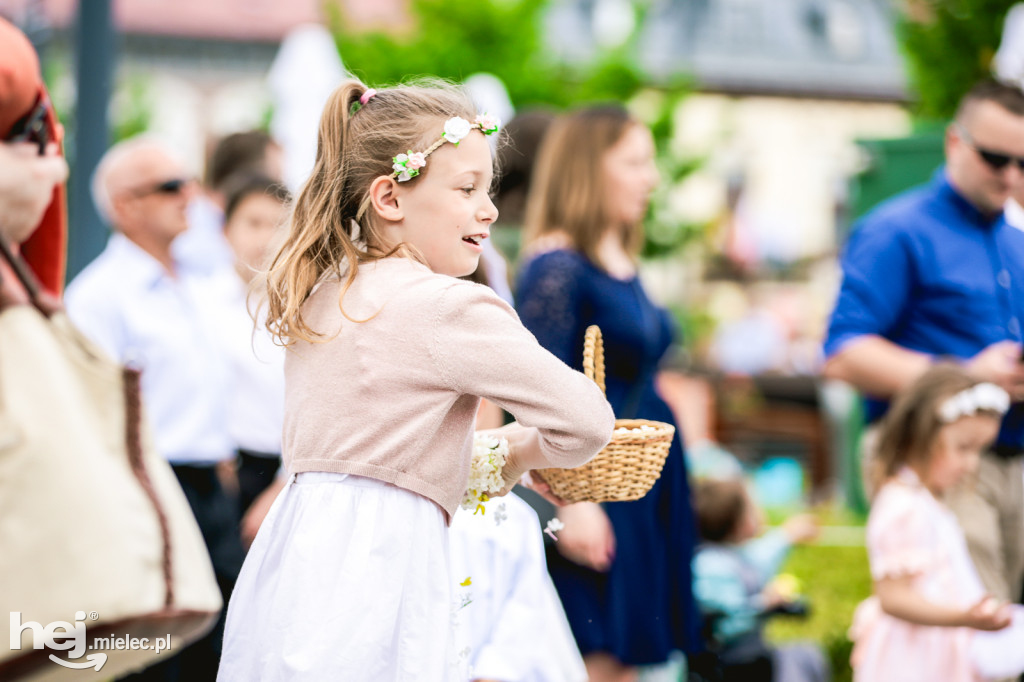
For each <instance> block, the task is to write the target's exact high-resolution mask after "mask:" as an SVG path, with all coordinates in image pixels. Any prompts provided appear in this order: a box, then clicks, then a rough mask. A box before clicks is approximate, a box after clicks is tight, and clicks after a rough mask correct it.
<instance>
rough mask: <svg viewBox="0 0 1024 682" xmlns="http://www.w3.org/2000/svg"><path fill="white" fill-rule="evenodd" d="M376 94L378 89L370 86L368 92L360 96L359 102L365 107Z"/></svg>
mask: <svg viewBox="0 0 1024 682" xmlns="http://www.w3.org/2000/svg"><path fill="white" fill-rule="evenodd" d="M376 94H377V91H376V90H374V89H373V88H369V89H368V90H367V91H366V92H364V93H363V94H362V95H360V96H359V103H360V104H362V105H363V106H364V107H365V106H366V103H367V102H369V101H370V100H371V99H373V97H374V95H376Z"/></svg>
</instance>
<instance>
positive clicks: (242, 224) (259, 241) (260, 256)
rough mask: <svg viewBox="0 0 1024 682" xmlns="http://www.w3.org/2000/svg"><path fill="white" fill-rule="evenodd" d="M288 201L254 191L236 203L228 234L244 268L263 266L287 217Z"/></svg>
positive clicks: (227, 223) (245, 269) (249, 270)
mask: <svg viewBox="0 0 1024 682" xmlns="http://www.w3.org/2000/svg"><path fill="white" fill-rule="evenodd" d="M284 214H285V209H284V204H282V203H281V202H280V201H278V200H277V199H275V198H273V197H270V196H267V195H265V194H250V195H249V196H247V197H245V198H244V199H242V200H241V201H240V202H239V203H238V206H236V207H235V210H234V212H233V213H232V214H231V218H230V219H229V220H228V221H227V222H226V223H225V224H224V236H225V237H226V238H227V240H228V243H229V244H230V245H231V250H232V251H234V252H235V260H236V261H237V262H238V264H239V265H241V266H243V267H242V268H240V272H243V273H252V272H253V271H254V270H258V269H260V268H262V267H263V265H264V262H265V259H266V257H267V250H268V248H269V247H270V243H271V242H272V241H273V239H274V235H275V234H276V233H277V229H278V226H280V225H281V223H282V221H283V220H284Z"/></svg>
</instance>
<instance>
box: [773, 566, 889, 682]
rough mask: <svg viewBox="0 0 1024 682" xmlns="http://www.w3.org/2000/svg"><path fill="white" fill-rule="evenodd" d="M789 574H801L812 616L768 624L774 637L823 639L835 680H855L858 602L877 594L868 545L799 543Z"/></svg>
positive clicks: (779, 640)
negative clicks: (850, 635) (853, 629)
mask: <svg viewBox="0 0 1024 682" xmlns="http://www.w3.org/2000/svg"><path fill="white" fill-rule="evenodd" d="M783 572H785V573H790V574H792V575H794V576H796V577H797V578H799V579H800V581H801V582H802V583H803V593H804V595H805V596H806V597H807V598H808V599H809V600H810V604H811V615H810V617H808V618H806V619H796V618H787V617H778V618H775V619H773V621H772V622H771V623H770V624H769V626H768V637H769V639H771V640H772V641H775V642H783V641H786V640H792V639H803V640H813V641H816V642H818V643H819V644H821V645H822V646H823V647H824V648H825V650H826V652H827V653H828V656H829V659H830V660H831V662H832V670H833V674H834V676H833V680H835V682H849V681H850V680H851V679H852V671H851V670H850V649H851V647H852V644H851V642H850V640H849V639H847V636H846V632H847V629H848V628H849V627H850V622H851V620H852V618H853V611H854V609H855V608H856V607H857V604H859V603H860V602H861V601H862V600H863V599H864V598H866V597H868V596H869V595H870V594H871V575H870V573H869V572H868V557H867V550H866V549H865V548H864V547H862V546H852V547H836V546H808V547H797V548H795V549H794V550H793V553H792V554H791V555H790V556H789V559H788V560H787V561H786V565H785V566H784V568H783Z"/></svg>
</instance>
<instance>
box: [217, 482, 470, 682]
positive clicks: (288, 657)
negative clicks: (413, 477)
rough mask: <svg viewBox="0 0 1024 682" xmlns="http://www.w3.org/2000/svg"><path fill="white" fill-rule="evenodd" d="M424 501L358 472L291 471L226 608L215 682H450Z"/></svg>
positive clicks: (444, 602) (445, 583) (433, 524)
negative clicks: (308, 681) (355, 473)
mask: <svg viewBox="0 0 1024 682" xmlns="http://www.w3.org/2000/svg"><path fill="white" fill-rule="evenodd" d="M449 575H450V574H449V566H448V529H447V527H446V526H445V514H444V512H443V511H442V510H441V508H440V507H438V506H437V505H436V504H434V503H432V502H430V501H429V500H427V499H426V498H424V497H420V496H419V495H416V494H414V493H411V492H409V491H407V490H403V489H402V488H398V487H395V486H393V485H390V484H387V483H382V482H380V481H376V480H373V479H369V478H362V477H360V476H350V475H347V474H336V473H322V472H306V473H300V474H297V475H295V476H293V477H292V479H291V480H290V481H289V483H288V485H287V486H286V487H285V488H284V490H283V491H282V492H281V494H280V495H279V496H278V498H277V500H276V501H275V502H274V505H273V507H272V508H271V510H270V513H269V514H268V515H267V518H266V520H264V522H263V525H262V526H261V527H260V531H259V533H258V534H257V535H256V540H255V542H253V545H252V548H251V549H250V550H249V554H248V556H247V557H246V559H245V564H244V565H243V566H242V572H241V574H240V575H239V577H238V582H237V583H236V585H235V589H234V592H233V593H232V595H231V602H230V604H229V606H228V614H227V624H226V626H225V631H224V649H223V653H222V655H221V662H220V671H219V674H218V676H217V679H218V680H220V681H221V682H236V681H238V682H241V681H244V682H277V681H284V680H303V681H305V680H310V681H317V682H319V681H320V680H323V681H325V682H326V681H327V680H339V681H341V680H344V682H399V681H401V682H456V681H458V682H462V681H463V680H464V679H465V678H464V677H462V676H460V675H459V672H458V670H459V660H458V656H457V655H456V654H455V650H454V647H453V638H452V626H451V623H452V618H453V615H452V614H453V610H454V608H453V604H452V601H451V596H452V595H451V589H450V578H449Z"/></svg>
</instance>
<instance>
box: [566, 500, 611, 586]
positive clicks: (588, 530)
mask: <svg viewBox="0 0 1024 682" xmlns="http://www.w3.org/2000/svg"><path fill="white" fill-rule="evenodd" d="M558 518H559V520H560V521H561V522H562V523H564V524H565V527H564V528H563V529H562V530H560V531H558V542H556V543H555V547H557V548H558V551H559V553H561V555H562V556H564V557H565V558H566V559H568V560H569V561H572V562H573V563H577V564H579V565H580V566H586V567H588V568H592V569H593V570H595V571H601V572H604V571H607V570H608V569H609V568H611V566H612V561H613V560H614V559H615V532H614V531H613V530H612V523H611V521H609V520H608V515H607V514H605V513H604V509H602V508H601V505H599V504H595V503H593V502H579V503H577V504H571V505H568V506H566V507H562V508H561V509H559V510H558Z"/></svg>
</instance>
